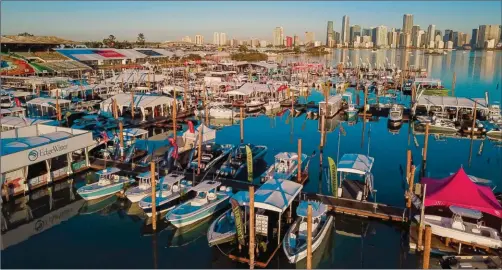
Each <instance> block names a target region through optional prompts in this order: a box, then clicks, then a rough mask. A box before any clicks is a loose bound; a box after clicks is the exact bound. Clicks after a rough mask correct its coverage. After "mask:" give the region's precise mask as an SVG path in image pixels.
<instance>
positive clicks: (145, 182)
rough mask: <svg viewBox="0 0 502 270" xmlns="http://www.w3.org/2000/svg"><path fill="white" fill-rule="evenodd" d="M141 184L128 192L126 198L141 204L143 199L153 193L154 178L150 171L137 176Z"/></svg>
mask: <svg viewBox="0 0 502 270" xmlns="http://www.w3.org/2000/svg"><path fill="white" fill-rule="evenodd" d="M137 178H138V180H139V183H138V185H137V186H135V187H131V188H129V189H128V190H126V193H125V196H126V198H127V199H128V200H129V201H131V202H132V203H136V202H139V201H140V200H141V199H142V198H143V197H145V196H146V195H148V194H150V193H152V182H151V181H152V176H151V174H150V171H147V172H144V173H141V174H139V175H138V176H137Z"/></svg>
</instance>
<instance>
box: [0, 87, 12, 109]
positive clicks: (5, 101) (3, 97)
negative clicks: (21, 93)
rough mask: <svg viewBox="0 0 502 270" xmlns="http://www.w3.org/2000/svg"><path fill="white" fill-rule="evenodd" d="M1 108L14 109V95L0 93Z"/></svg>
mask: <svg viewBox="0 0 502 270" xmlns="http://www.w3.org/2000/svg"><path fill="white" fill-rule="evenodd" d="M0 107H2V108H11V107H14V99H13V98H12V95H11V94H9V93H7V92H5V91H3V90H2V92H1V93H0Z"/></svg>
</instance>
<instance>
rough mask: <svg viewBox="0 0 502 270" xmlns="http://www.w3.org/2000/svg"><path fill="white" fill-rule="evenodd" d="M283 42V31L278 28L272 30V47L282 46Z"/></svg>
mask: <svg viewBox="0 0 502 270" xmlns="http://www.w3.org/2000/svg"><path fill="white" fill-rule="evenodd" d="M283 42H284V29H283V28H282V27H281V26H278V27H276V28H275V29H274V41H273V44H274V46H282V45H283Z"/></svg>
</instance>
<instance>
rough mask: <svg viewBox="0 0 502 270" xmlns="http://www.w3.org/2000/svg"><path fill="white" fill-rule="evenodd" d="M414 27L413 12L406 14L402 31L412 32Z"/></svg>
mask: <svg viewBox="0 0 502 270" xmlns="http://www.w3.org/2000/svg"><path fill="white" fill-rule="evenodd" d="M412 27H413V14H404V15H403V30H402V32H404V33H410V34H411V28H412Z"/></svg>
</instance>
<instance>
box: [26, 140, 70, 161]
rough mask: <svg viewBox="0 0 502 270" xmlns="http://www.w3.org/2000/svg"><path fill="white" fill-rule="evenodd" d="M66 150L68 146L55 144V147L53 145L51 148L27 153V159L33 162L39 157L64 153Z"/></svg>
mask: <svg viewBox="0 0 502 270" xmlns="http://www.w3.org/2000/svg"><path fill="white" fill-rule="evenodd" d="M67 148H68V144H56V145H53V146H52V147H45V148H41V149H39V150H31V151H30V152H29V153H28V159H29V160H30V161H35V160H37V159H38V158H39V157H43V156H50V155H52V154H54V153H57V152H61V151H64V150H66V149H67Z"/></svg>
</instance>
